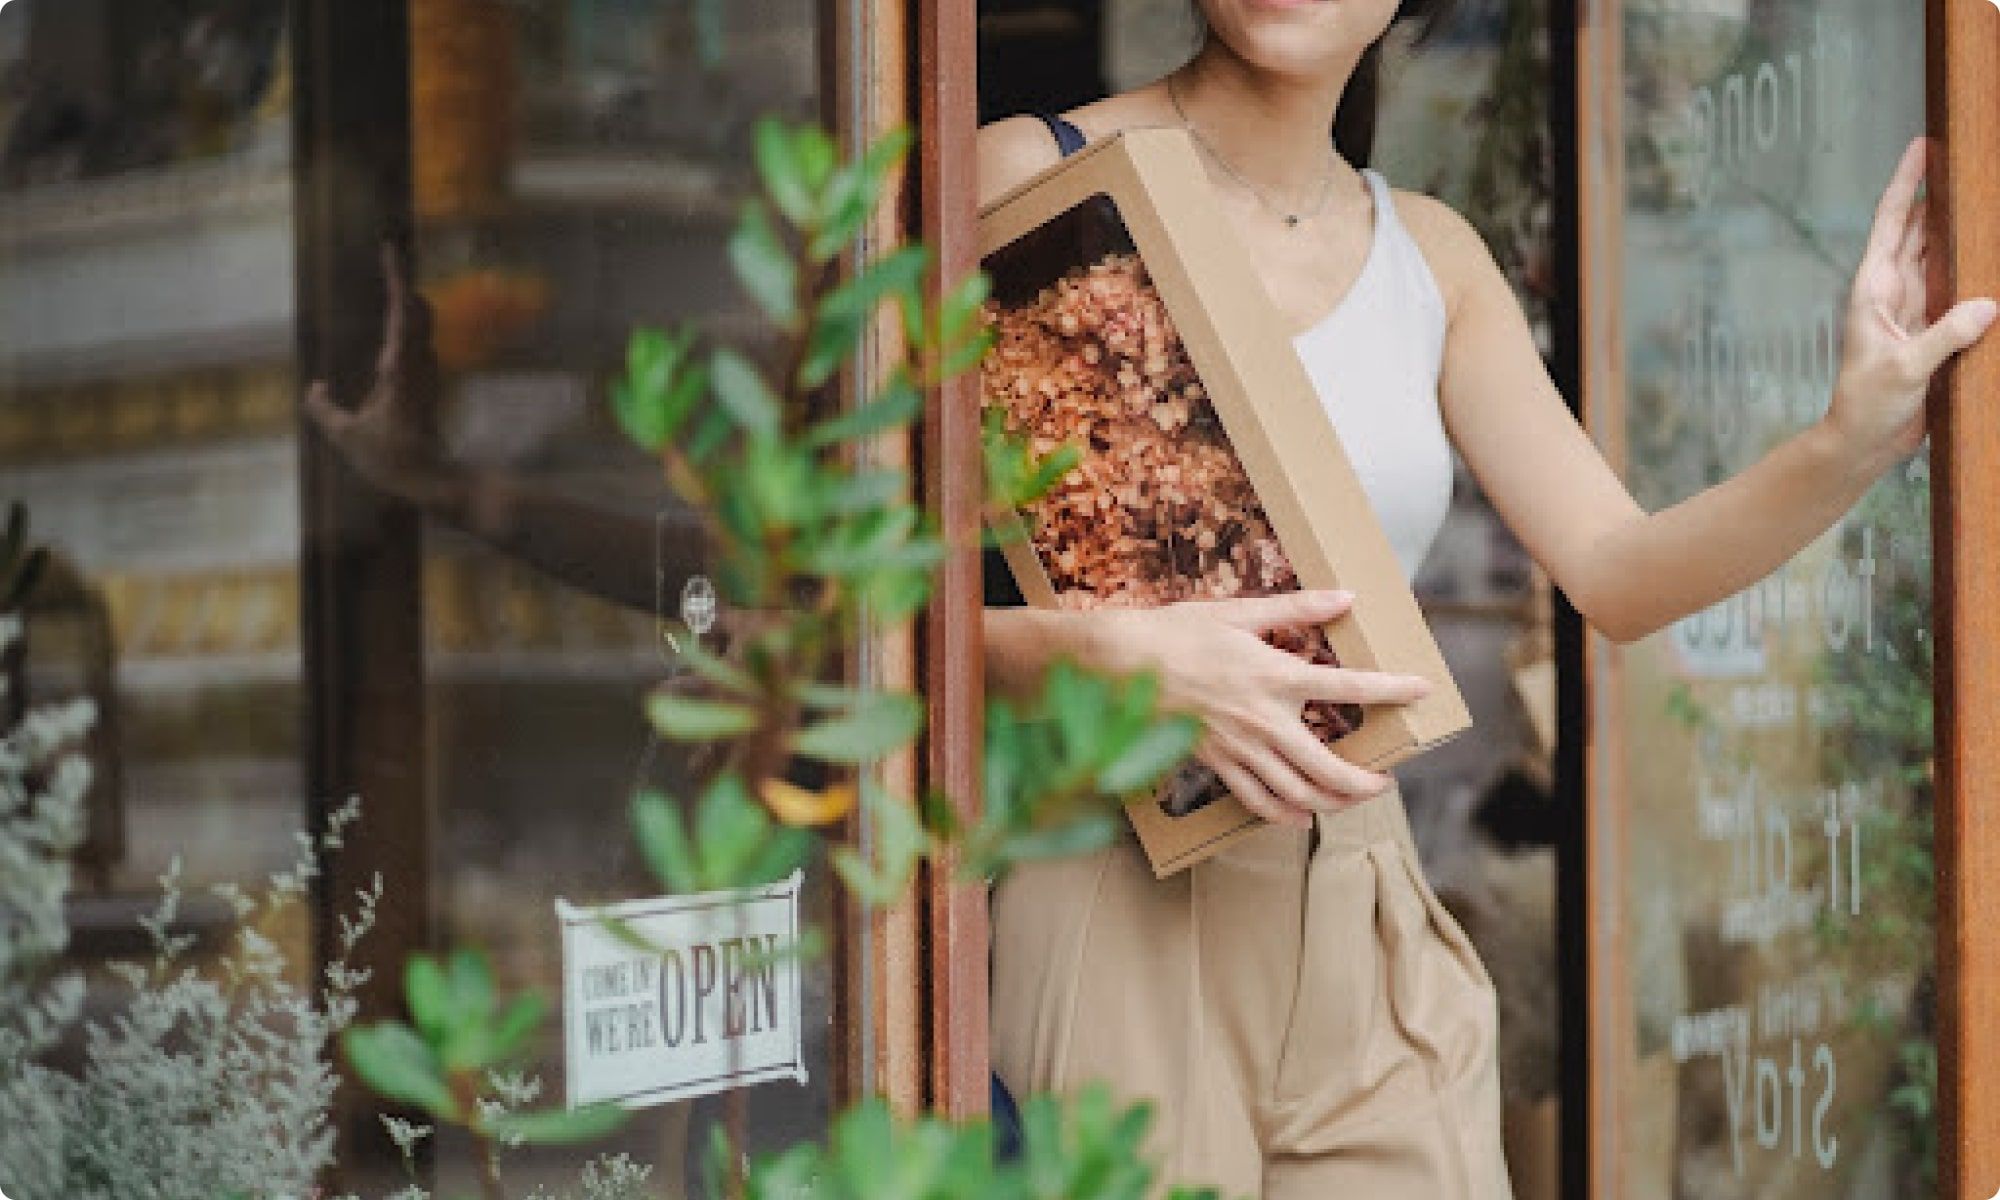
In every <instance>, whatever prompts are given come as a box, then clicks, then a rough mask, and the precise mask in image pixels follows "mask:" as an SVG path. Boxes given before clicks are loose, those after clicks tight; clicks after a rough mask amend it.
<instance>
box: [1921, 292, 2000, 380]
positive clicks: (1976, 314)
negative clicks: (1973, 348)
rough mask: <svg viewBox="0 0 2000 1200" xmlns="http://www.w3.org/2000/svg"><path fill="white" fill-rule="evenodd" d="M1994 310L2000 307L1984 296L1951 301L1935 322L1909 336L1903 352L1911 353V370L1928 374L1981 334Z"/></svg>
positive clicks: (1925, 375)
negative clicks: (1952, 303) (1948, 308)
mask: <svg viewBox="0 0 2000 1200" xmlns="http://www.w3.org/2000/svg"><path fill="white" fill-rule="evenodd" d="M1996 313H2000V307H1996V306H1995V304H1994V302H1993V301H1992V300H1990V299H1986V298H1984V297H1981V298H1979V299H1976V300H1965V301H1961V302H1960V303H1958V304H1956V305H1954V306H1953V307H1952V310H1951V311H1950V312H1948V313H1946V314H1945V315H1944V316H1942V317H1939V318H1938V322H1937V324H1935V325H1933V326H1931V327H1930V328H1929V329H1926V330H1924V331H1923V332H1922V333H1919V334H1917V335H1916V336H1915V337H1912V338H1911V339H1910V341H1909V343H1908V345H1907V347H1906V349H1905V353H1907V354H1909V355H1910V370H1911V372H1912V374H1914V375H1915V376H1916V377H1917V378H1919V379H1928V378H1930V376H1931V375H1932V374H1934V373H1935V372H1936V371H1937V369H1938V368H1939V367H1941V366H1943V365H1944V363H1945V360H1946V359H1948V358H1950V357H1951V356H1952V355H1954V354H1957V353H1958V352H1959V351H1961V350H1963V349H1965V348H1966V347H1968V346H1970V345H1972V344H1973V343H1974V342H1977V341H1978V340H1979V339H1980V338H1982V337H1984V336H1985V335H1986V331H1987V330H1988V329H1990V328H1992V326H1993V318H1994V316H1995V314H1996Z"/></svg>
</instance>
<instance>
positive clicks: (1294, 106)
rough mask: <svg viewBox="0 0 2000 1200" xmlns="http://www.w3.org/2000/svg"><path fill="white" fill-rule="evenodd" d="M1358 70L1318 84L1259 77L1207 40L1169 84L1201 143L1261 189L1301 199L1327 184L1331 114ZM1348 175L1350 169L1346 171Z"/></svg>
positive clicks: (1344, 68) (1339, 70)
mask: <svg viewBox="0 0 2000 1200" xmlns="http://www.w3.org/2000/svg"><path fill="white" fill-rule="evenodd" d="M1354 66H1355V64H1354V63H1352V62H1349V63H1346V64H1344V65H1337V66H1330V67H1329V68H1328V70H1327V71H1326V73H1325V74H1323V75H1319V76H1317V77H1313V78H1299V77H1285V76H1279V75H1275V74H1272V73H1271V72H1268V71H1260V70H1257V69H1256V68H1254V67H1252V66H1250V65H1249V64H1248V63H1246V62H1244V61H1243V60H1242V59H1240V58H1238V57H1237V56H1236V55H1235V54H1233V53H1231V52H1230V50H1229V49H1228V47H1226V46H1224V45H1223V44H1222V43H1221V42H1220V41H1219V40H1217V39H1215V38H1210V39H1209V40H1208V42H1207V43H1206V44H1205V45H1203V46H1202V48H1201V51H1200V52H1199V53H1197V54H1196V55H1195V56H1194V58H1193V59H1192V60H1190V61H1189V62H1188V63H1187V65H1186V66H1183V67H1181V68H1180V69H1179V70H1177V71H1175V72H1174V73H1173V76H1172V79H1171V83H1172V86H1173V92H1174V95H1176V96H1177V97H1178V98H1179V101H1180V106H1181V109H1182V111H1183V112H1185V113H1186V115H1187V118H1188V120H1189V121H1190V122H1192V123H1193V125H1194V126H1195V128H1197V129H1198V130H1200V132H1201V136H1202V137H1203V139H1204V140H1206V141H1207V142H1208V144H1209V145H1211V146H1213V147H1215V149H1216V150H1217V152H1219V153H1220V154H1222V155H1224V156H1226V157H1227V158H1228V160H1229V165H1230V166H1231V167H1233V168H1235V169H1236V170H1237V171H1238V172H1241V173H1242V174H1243V175H1245V176H1247V177H1248V178H1250V179H1253V180H1255V181H1256V182H1257V183H1259V184H1260V185H1262V186H1264V187H1268V188H1270V189H1272V190H1274V191H1282V192H1286V193H1289V194H1293V195H1297V194H1299V193H1301V192H1304V191H1307V190H1309V189H1311V188H1312V187H1313V186H1315V185H1316V184H1318V183H1319V182H1320V181H1321V180H1323V179H1325V177H1326V171H1327V163H1328V159H1329V151H1328V146H1329V144H1330V139H1331V138H1332V130H1333V114H1334V111H1335V110H1336V109H1338V108H1339V107H1340V96H1341V93H1342V92H1343V91H1345V90H1346V88H1347V81H1348V79H1349V77H1350V76H1352V75H1353V73H1354ZM1340 171H1341V173H1342V174H1343V175H1345V174H1349V173H1350V169H1349V168H1347V167H1346V166H1345V165H1344V164H1343V165H1342V167H1341V168H1340Z"/></svg>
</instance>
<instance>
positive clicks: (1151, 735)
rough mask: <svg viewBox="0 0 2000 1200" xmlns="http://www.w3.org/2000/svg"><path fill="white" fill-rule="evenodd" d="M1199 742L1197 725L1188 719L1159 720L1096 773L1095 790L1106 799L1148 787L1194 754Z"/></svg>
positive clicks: (1199, 735) (1197, 723)
mask: <svg viewBox="0 0 2000 1200" xmlns="http://www.w3.org/2000/svg"><path fill="white" fill-rule="evenodd" d="M1200 739H1201V723H1200V722H1199V721H1196V720H1194V719H1193V718H1191V717H1174V718H1169V719H1166V720H1163V721H1160V722H1159V723H1157V724H1155V725H1152V726H1150V727H1148V728H1147V729H1146V730H1145V731H1144V732H1143V733H1141V734H1140V735H1139V736H1138V738H1137V739H1135V740H1134V741H1133V742H1132V744H1131V745H1130V746H1128V747H1126V748H1125V751H1124V753H1122V754H1120V755H1119V756H1118V757H1117V758H1115V759H1113V760H1112V761H1111V762H1110V763H1108V764H1106V765H1105V767H1104V769H1103V770H1101V771H1099V772H1098V773H1097V790H1098V791H1100V792H1103V793H1104V794H1105V795H1107V796H1129V795H1131V794H1133V793H1134V792H1138V791H1142V790H1144V789H1146V788H1149V787H1151V786H1153V785H1154V784H1156V783H1158V782H1159V781H1160V780H1162V779H1164V778H1166V776H1167V773H1168V772H1170V771H1172V770H1173V769H1174V768H1175V767H1177V766H1179V765H1180V764H1181V763H1182V762H1183V761H1184V760H1185V759H1186V758H1187V756H1188V755H1190V754H1192V753H1194V748H1195V743H1196V742H1198V741H1199V740H1200Z"/></svg>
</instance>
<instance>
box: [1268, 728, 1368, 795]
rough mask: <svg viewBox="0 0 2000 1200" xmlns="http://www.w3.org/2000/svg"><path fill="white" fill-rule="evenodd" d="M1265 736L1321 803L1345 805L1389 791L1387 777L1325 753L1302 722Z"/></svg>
mask: <svg viewBox="0 0 2000 1200" xmlns="http://www.w3.org/2000/svg"><path fill="white" fill-rule="evenodd" d="M1266 732H1267V733H1268V734H1269V736H1270V740H1271V744H1272V745H1273V746H1275V747H1276V748H1277V750H1278V752H1279V753H1281V754H1283V755H1284V756H1285V759H1286V761H1287V762H1289V763H1290V764H1291V766H1292V767H1293V768H1294V769H1295V770H1296V771H1297V772H1298V773H1299V774H1300V775H1303V776H1304V777H1305V778H1306V780H1307V781H1308V782H1310V783H1311V784H1312V785H1313V786H1314V788H1315V789H1316V790H1317V791H1318V792H1319V794H1320V798H1321V800H1322V801H1332V802H1336V803H1341V804H1347V803H1353V802H1355V801H1359V800H1367V799H1369V798H1371V797H1374V796H1379V795H1381V794H1382V793H1383V792H1386V791H1388V790H1389V784H1390V779H1389V777H1388V776H1387V775H1383V774H1380V773H1379V772H1375V771H1370V770H1369V769H1367V768H1366V767H1362V766H1357V765H1356V764H1354V763H1351V762H1349V761H1347V760H1346V759H1344V758H1342V757H1340V755H1338V754H1335V753H1334V752H1333V751H1331V750H1329V749H1327V747H1326V743H1325V742H1322V741H1320V740H1319V739H1318V738H1317V737H1314V736H1313V732H1312V730H1310V729H1308V728H1306V726H1305V723H1304V722H1302V721H1299V720H1296V719H1292V720H1286V721H1283V722H1280V723H1279V724H1277V725H1275V726H1273V727H1271V728H1270V729H1268V730H1266Z"/></svg>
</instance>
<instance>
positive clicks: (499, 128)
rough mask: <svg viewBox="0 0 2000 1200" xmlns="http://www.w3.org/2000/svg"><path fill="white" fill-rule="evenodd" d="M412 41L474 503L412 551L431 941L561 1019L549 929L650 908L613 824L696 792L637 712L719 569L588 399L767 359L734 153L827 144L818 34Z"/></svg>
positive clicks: (451, 1147) (762, 1118)
mask: <svg viewBox="0 0 2000 1200" xmlns="http://www.w3.org/2000/svg"><path fill="white" fill-rule="evenodd" d="M410 33H411V52H412V101H413V113H412V132H413V138H414V140H413V144H412V150H413V154H414V175H415V189H416V190H415V208H416V213H417V218H418V230H419V236H418V263H417V268H418V275H419V280H420V285H421V287H422V290H423V292H424V294H425V296H426V298H427V299H428V300H429V302H430V304H431V306H432V309H433V312H434V317H435V348H436V351H437V354H438V358H439V362H440V366H441V367H442V385H441V389H440V392H439V395H438V397H437V409H436V414H435V415H436V418H437V423H438V427H439V430H440V436H441V438H442V443H443V452H444V454H445V455H446V457H447V459H448V461H449V463H450V464H451V465H452V467H453V469H454V472H455V473H456V474H457V475H458V476H459V477H460V478H461V479H462V480H464V481H466V482H467V484H468V486H470V487H471V488H472V489H473V498H472V500H471V502H470V504H469V505H468V506H467V508H466V509H465V510H464V511H461V512H457V513H455V514H454V513H452V512H448V511H445V510H442V509H439V510H434V512H433V519H432V520H431V521H430V522H429V523H428V524H427V527H426V531H425V555H424V579H423V583H424V606H423V607H424V652H425V669H426V673H427V677H428V681H429V683H428V695H427V704H428V708H429V722H430V731H431V743H430V764H431V771H432V787H433V799H432V803H433V806H434V813H435V818H436V824H435V827H434V828H435V829H436V835H435V851H434V863H433V867H432V872H433V881H434V887H435V896H434V898H433V901H434V903H435V905H436V912H437V913H438V916H439V919H440V926H441V932H442V934H443V936H444V937H445V938H446V939H447V940H449V941H454V942H462V943H469V944H475V945H479V946H482V947H484V948H486V949H487V950H488V951H489V952H491V954H492V955H493V957H494V961H495V966H496V969H497V972H498V974H499V976H500V978H501V980H502V982H503V985H504V986H507V987H511V988H525V987H532V988H534V989H536V990H539V991H541V992H542V993H543V994H544V995H546V996H548V997H549V998H550V999H551V1000H554V999H555V998H556V997H558V996H560V995H561V982H562V981H561V974H560V970H561V960H560V955H561V948H562V943H561V938H560V930H559V927H558V925H557V921H556V913H555V902H556V900H557V899H558V898H561V899H564V900H567V901H569V902H571V903H575V904H592V903H600V902H612V901H619V900H627V899H632V898H635V897H643V896H652V895H657V894H659V893H660V892H661V891H663V890H664V889H663V887H662V885H661V884H659V883H658V882H656V881H655V880H653V879H652V877H651V876H650V875H649V874H648V873H647V871H646V870H645V868H644V865H643V863H641V862H640V860H639V858H638V855H637V853H636V849H635V846H634V843H633V839H632V836H631V825H630V820H629V817H628V815H627V814H628V809H629V804H630V800H631V796H632V793H633V791H634V789H635V788H636V787H638V786H640V785H645V784H650V785H654V786H658V787H661V788H664V789H666V790H667V791H668V792H669V793H670V794H671V795H673V797H674V798H675V799H676V800H678V801H681V802H683V803H684V804H687V803H688V802H689V801H690V800H691V797H689V796H688V795H687V792H688V788H687V786H686V783H687V780H688V779H689V777H690V775H691V773H692V772H694V771H695V770H697V769H698V764H696V763H695V762H694V761H692V760H691V759H690V757H689V755H688V752H687V751H686V750H685V749H684V748H682V747H679V746H676V745H673V744H670V743H666V742H662V741H660V740H658V739H656V738H655V737H654V736H653V735H652V733H651V731H650V729H649V728H648V726H647V724H646V721H645V719H644V716H643V714H642V711H641V702H642V700H643V698H644V696H645V695H646V693H647V691H648V690H649V689H650V688H652V687H653V686H655V685H656V684H658V683H659V682H660V681H661V680H662V679H663V678H665V677H666V676H667V675H668V673H669V666H668V662H669V654H668V651H667V648H666V647H665V646H664V645H663V643H662V637H663V634H665V633H667V632H669V631H671V630H674V629H676V628H677V627H679V626H680V616H681V611H682V608H683V605H684V603H693V604H699V603H700V602H701V600H702V598H703V597H705V596H710V595H712V592H710V591H709V590H708V589H707V587H706V581H705V578H704V576H703V574H702V573H703V571H704V570H706V569H707V566H708V564H707V563H706V561H705V560H704V557H703V552H702V549H701V547H700V545H699V542H698V539H697V538H696V536H695V525H696V522H695V518H694V515H693V514H692V513H691V512H690V511H688V510H687V509H686V508H685V507H683V506H681V505H679V504H678V503H677V502H675V501H673V500H672V499H671V497H670V496H669V494H668V492H667V489H666V488H665V486H664V484H663V482H662V475H661V470H660V467H659V464H658V462H657V461H655V460H653V459H650V458H649V457H647V456H646V455H644V454H642V453H640V452H639V451H637V450H636V449H634V448H633V447H632V446H631V445H630V444H629V443H628V442H627V441H626V439H625V438H624V436H623V435H622V434H621V433H620V432H619V431H618V430H617V428H616V426H615V425H614V423H613V422H612V421H611V419H610V415H609V408H608V406H607V404H606V403H605V392H606V384H607V381H608V380H609V379H610V377H611V376H612V375H613V374H614V373H615V372H617V371H619V370H620V369H622V366H623V363H624V349H625V343H626V339H627V338H628V336H629V335H630V334H631V332H632V330H633V329H634V327H635V326H638V325H640V324H650V325H670V326H677V325H679V324H681V323H683V322H693V323H696V324H697V325H698V326H699V327H700V328H701V329H702V330H704V331H705V332H706V333H707V334H708V335H709V336H711V337H713V338H715V339H718V340H729V341H731V342H732V343H733V344H736V345H738V346H741V347H742V348H743V349H745V350H746V351H748V352H752V353H757V352H760V351H762V350H764V349H767V348H768V347H769V344H770V340H769V334H768V331H767V329H766V327H765V326H764V324H763V323H762V322H761V320H760V318H759V317H758V316H757V314H756V311H755V309H754V308H753V306H752V305H751V304H750V302H749V301H748V299H747V298H746V297H745V296H744V295H743V293H742V292H741V291H740V290H739V289H738V288H737V286H736V284H735V283H734V281H733V277H732V275H731V273H730V270H729V264H728V260H727V257H726V255H725V253H724V251H725V245H726V242H727V240H728V235H729V232H730V230H731V228H732V226H733V224H734V220H735V212H736V207H737V204H738V203H739V201H740V200H741V199H742V198H743V197H744V196H745V195H747V194H748V192H749V189H750V187H751V185H752V180H751V178H750V171H751V158H750V154H749V144H750V136H749V133H750V126H751V123H752V122H753V121H754V120H755V119H756V118H757V117H758V116H760V115H763V114H765V113H774V114H778V115H782V116H787V117H791V118H795V119H797V118H811V117H815V116H817V115H818V112H819V96H820V93H819V85H818V82H817V66H818V36H819V34H818V28H817V21H816V9H815V6H814V5H813V4H812V3H810V0H758V2H756V3H747V4H746V3H736V2H731V3H727V4H724V3H718V2H704V3H679V2H670V0H588V2H584V3H577V2H575V0H532V2H529V3H518V2H515V0H411V4H410ZM728 620H729V614H723V619H722V624H721V625H720V626H719V627H718V628H717V629H716V630H715V631H714V632H712V633H710V634H708V635H707V636H708V638H709V640H710V641H711V643H712V642H713V640H714V639H715V638H716V637H718V636H721V635H722V634H723V633H724V631H725V630H726V629H727V627H728ZM680 636H686V633H685V630H684V628H682V629H681V631H680ZM688 807H689V808H690V809H691V808H692V805H691V804H688ZM827 884H828V877H827V872H826V870H825V868H824V866H823V864H818V863H815V864H814V865H813V866H812V867H811V868H809V870H808V881H807V886H806V892H805V899H804V901H803V904H804V907H805V910H806V912H805V916H806V919H808V920H810V921H813V922H815V923H817V924H819V925H820V926H821V927H822V928H825V929H828V930H829V931H830V929H831V922H832V920H833V915H834V908H833V904H832V895H833V893H832V892H831V890H830V889H829V888H828V886H827ZM832 980H833V966H832V963H831V962H830V961H829V960H827V959H824V958H821V959H819V960H817V961H815V962H814V963H812V964H811V965H810V966H809V967H808V968H807V969H806V972H805V978H804V984H805V986H804V1003H805V1009H806V1019H807V1026H806V1031H805V1051H806V1059H807V1064H808V1078H807V1083H806V1085H805V1086H803V1087H802V1086H800V1085H799V1084H797V1083H794V1082H790V1081H780V1082H774V1083H765V1084H761V1085H758V1086H756V1087H755V1088H753V1089H751V1090H750V1091H749V1093H748V1095H749V1096H750V1105H751V1107H750V1128H751V1129H752V1130H753V1135H754V1139H755V1140H756V1141H757V1142H758V1143H760V1144H767V1145H777V1144H780V1143H782V1142H784V1141H788V1140H795V1139H796V1138H798V1137H800V1136H804V1135H807V1134H810V1133H813V1132H816V1131H817V1130H819V1129H820V1128H821V1127H822V1126H823V1123H824V1118H825V1113H826V1111H827V1107H828V1104H829V1097H830V1091H829V1087H830V1085H831V1082H832V1078H833V1073H832V1071H831V1062H830V1058H829V1055H830V1053H831V1049H830V1047H831V1033H832V1023H831V1022H832V1007H831V1005H832ZM562 1050H563V1048H562V1042H561V1039H560V1036H559V1029H558V1028H557V1027H556V1026H555V1025H554V1024H553V1023H552V1024H551V1026H550V1027H549V1029H548V1030H547V1031H546V1037H545V1038H544V1041H543V1044H542V1047H541V1053H540V1055H539V1062H538V1066H539V1068H540V1073H541V1075H542V1077H543V1080H544V1082H545V1083H546V1085H547V1087H548V1092H549V1095H550V1096H551V1097H559V1096H560V1095H561V1093H562V1086H563V1082H564V1067H563V1061H562ZM724 1103H725V1102H724V1101H723V1099H722V1097H720V1096H711V1097H709V1098H706V1099H702V1100H697V1101H692V1102H684V1103H678V1104H670V1105H665V1106H662V1107H658V1108H653V1109H649V1110H646V1111H643V1112H642V1113H640V1114H639V1116H638V1117H637V1118H636V1119H635V1120H634V1121H633V1123H632V1124H631V1125H630V1126H629V1127H628V1130H627V1132H626V1133H625V1134H623V1135H621V1136H620V1138H619V1139H617V1144H618V1146H619V1148H621V1149H626V1150H629V1151H630V1152H631V1153H632V1154H633V1156H634V1157H635V1158H637V1159H639V1160H640V1161H643V1162H648V1163H654V1164H656V1167H657V1173H656V1176H655V1178H656V1179H657V1180H660V1181H663V1182H665V1183H667V1184H668V1185H669V1187H670V1188H671V1187H673V1186H677V1185H678V1184H679V1182H680V1181H681V1180H683V1179H687V1178H689V1177H690V1175H691V1173H692V1170H693V1165H694V1161H695V1159H694V1156H695V1155H698V1154H699V1152H700V1151H701V1150H702V1149H703V1148H704V1147H705V1146H706V1145H707V1137H708V1133H709V1130H710V1129H711V1128H712V1126H714V1125H715V1124H716V1122H717V1121H718V1120H719V1119H720V1118H721V1116H722V1114H723V1111H724ZM584 1157H587V1155H586V1154H584V1153H580V1152H579V1153H569V1154H544V1155H539V1156H533V1157H530V1158H528V1159H524V1160H523V1161H522V1164H521V1166H520V1167H519V1171H520V1172H522V1173H521V1174H520V1175H519V1178H520V1180H521V1181H522V1183H523V1184H525V1183H527V1182H530V1181H533V1182H544V1181H546V1182H549V1183H551V1185H553V1184H555V1183H557V1182H559V1181H561V1180H563V1179H565V1178H567V1179H569V1180H572V1181H573V1180H574V1178H575V1169H574V1164H575V1163H576V1162H578V1161H581V1159H582V1158H584ZM476 1168H477V1162H476V1159H475V1156H474V1155H473V1153H472V1151H471V1148H470V1147H467V1146H464V1145H461V1144H456V1143H453V1142H451V1141H449V1140H447V1141H446V1142H445V1143H443V1144H442V1146H441V1154H440V1177H439V1178H440V1183H441V1184H452V1185H455V1186H457V1187H460V1188H462V1189H466V1188H470V1187H471V1186H472V1184H473V1180H472V1173H473V1172H474V1171H475V1170H476ZM545 1169H546V1173H544V1170H545Z"/></svg>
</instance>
